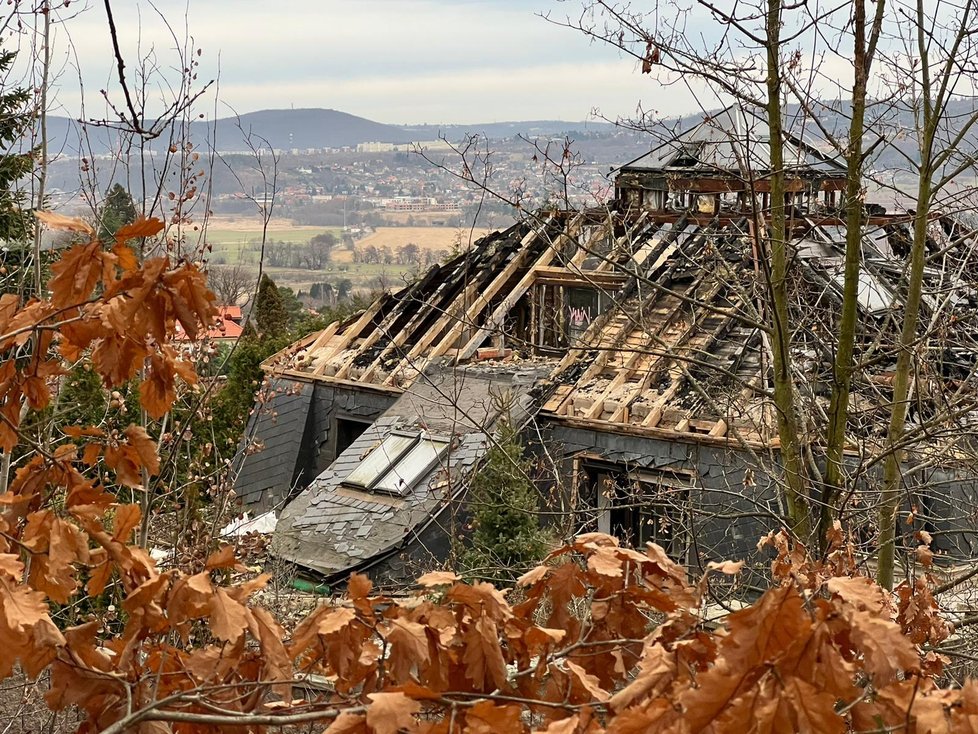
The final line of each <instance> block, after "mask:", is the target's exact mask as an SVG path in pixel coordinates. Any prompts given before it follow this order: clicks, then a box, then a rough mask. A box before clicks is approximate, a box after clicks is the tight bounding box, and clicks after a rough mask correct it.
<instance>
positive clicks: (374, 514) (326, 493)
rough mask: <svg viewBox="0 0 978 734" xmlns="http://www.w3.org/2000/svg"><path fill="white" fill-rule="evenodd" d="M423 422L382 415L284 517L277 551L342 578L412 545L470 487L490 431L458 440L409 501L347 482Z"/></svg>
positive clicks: (294, 502)
mask: <svg viewBox="0 0 978 734" xmlns="http://www.w3.org/2000/svg"><path fill="white" fill-rule="evenodd" d="M413 427H417V423H416V422H413V421H410V420H409V419H407V418H403V417H399V416H389V417H382V418H379V419H378V420H377V421H376V422H374V424H373V425H372V426H370V428H368V429H367V430H366V431H364V433H363V434H362V435H361V436H360V437H359V438H358V439H357V440H356V441H354V442H353V444H352V445H351V446H350V447H349V448H348V449H347V450H346V451H344V452H343V453H342V454H341V455H340V457H339V458H337V460H336V461H335V462H334V463H333V465H332V466H330V468H329V469H327V470H326V471H325V472H323V473H322V474H320V475H319V476H318V477H317V478H316V479H315V480H314V481H313V483H312V484H310V485H309V486H308V487H307V488H306V489H305V490H304V491H303V492H302V493H301V494H300V495H299V496H298V497H297V498H296V499H295V500H294V501H293V502H292V503H291V504H289V505H288V507H286V508H285V510H284V511H283V513H282V516H281V517H280V518H279V523H278V527H277V528H276V530H275V538H274V546H273V548H274V550H275V552H276V554H277V555H280V556H282V557H285V558H288V559H289V560H292V561H294V562H296V563H298V564H300V565H302V566H305V567H307V568H311V569H313V570H315V571H318V572H319V573H322V574H325V575H333V574H338V573H342V572H344V571H347V570H349V569H353V568H356V567H358V566H361V565H363V564H364V563H365V562H366V561H369V560H370V559H372V558H376V557H384V556H385V555H387V554H388V553H390V552H393V551H395V550H397V549H398V548H400V547H402V546H403V545H405V544H406V543H407V542H408V541H409V540H410V538H411V536H412V531H414V530H416V529H420V527H421V526H423V525H424V522H425V521H426V520H428V519H429V518H430V517H432V516H433V515H434V514H436V513H437V511H438V510H439V509H440V508H441V507H443V506H444V505H445V503H446V502H447V501H448V500H449V499H450V498H451V496H452V495H453V494H454V493H456V492H458V491H459V489H460V488H461V487H462V486H463V484H464V482H463V481H462V479H463V477H464V475H465V474H467V473H468V471H469V470H470V469H471V468H472V467H473V466H474V465H475V463H476V462H477V461H478V460H479V459H480V458H481V457H482V456H483V454H484V453H485V450H486V445H487V438H486V435H485V434H484V433H469V434H466V435H463V436H459V437H457V443H456V444H455V445H453V447H452V448H451V449H450V450H449V453H448V454H447V456H446V458H445V459H444V461H443V463H442V464H441V465H439V466H436V467H435V468H434V469H433V470H432V471H431V473H430V474H429V475H428V476H427V477H425V478H423V479H422V480H421V481H419V482H418V484H417V485H416V486H415V487H414V489H413V491H412V492H411V493H409V494H408V495H407V496H405V497H393V496H390V495H386V494H380V493H371V492H367V491H363V490H358V489H354V488H351V487H345V486H343V485H342V481H343V480H344V479H345V478H346V477H347V476H349V474H350V472H352V471H353V470H354V469H355V468H356V467H357V466H358V465H359V464H360V460H361V457H363V456H365V455H366V454H367V453H369V452H370V450H371V449H373V448H375V447H376V446H377V445H378V444H379V443H380V442H382V441H383V440H384V438H386V437H387V436H388V435H390V433H391V431H393V430H395V429H405V430H409V429H411V428H413Z"/></svg>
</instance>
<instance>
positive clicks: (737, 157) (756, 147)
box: [620, 106, 846, 178]
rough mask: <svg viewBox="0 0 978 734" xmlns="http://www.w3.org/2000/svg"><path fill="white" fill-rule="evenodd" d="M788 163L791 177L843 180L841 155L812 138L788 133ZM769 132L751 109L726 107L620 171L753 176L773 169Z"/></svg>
mask: <svg viewBox="0 0 978 734" xmlns="http://www.w3.org/2000/svg"><path fill="white" fill-rule="evenodd" d="M784 135H785V138H786V140H785V145H784V165H785V169H786V171H787V172H788V173H789V175H792V176H794V175H810V176H826V175H828V176H833V177H834V176H844V175H845V172H846V167H845V165H844V163H842V162H841V161H839V160H838V159H837V158H836V157H834V156H832V155H831V154H829V153H826V152H824V151H822V150H820V149H819V147H817V146H816V145H813V144H812V143H810V142H808V140H810V138H811V136H810V135H804V136H802V135H795V134H793V133H792V131H791V130H785V131H784ZM769 140H770V128H769V127H768V124H767V120H766V119H765V118H764V117H763V116H761V115H759V114H757V113H756V112H754V111H752V110H751V109H749V108H743V107H740V106H731V107H727V108H726V109H724V110H721V111H720V112H717V113H716V114H713V115H707V116H705V117H704V119H703V120H702V121H701V122H699V123H697V124H696V125H694V126H692V127H690V128H688V129H687V130H685V131H683V132H681V133H680V134H679V135H677V136H676V137H675V138H673V139H671V140H669V141H667V142H665V143H663V144H662V145H660V146H658V147H656V148H654V149H652V150H651V151H650V152H648V153H646V154H645V155H643V156H640V157H639V158H636V159H635V160H633V161H631V162H630V163H626V164H625V165H624V166H622V167H621V169H620V170H621V171H622V172H627V171H635V172H660V173H685V174H696V175H701V176H702V175H707V176H709V175H716V174H730V173H733V174H735V175H736V176H737V177H739V178H750V177H753V176H757V175H759V174H765V173H767V172H769V171H770V170H771V153H770V147H769Z"/></svg>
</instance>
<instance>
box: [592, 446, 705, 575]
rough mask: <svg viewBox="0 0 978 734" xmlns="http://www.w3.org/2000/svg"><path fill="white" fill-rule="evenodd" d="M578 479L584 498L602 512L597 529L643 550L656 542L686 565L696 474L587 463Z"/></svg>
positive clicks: (672, 470)
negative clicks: (694, 475)
mask: <svg viewBox="0 0 978 734" xmlns="http://www.w3.org/2000/svg"><path fill="white" fill-rule="evenodd" d="M578 476H579V477H581V479H582V480H583V481H584V482H585V486H584V487H582V488H581V492H582V496H583V497H587V496H589V497H590V498H591V502H592V503H593V505H592V506H593V507H594V509H595V510H597V530H598V531H599V532H603V533H608V534H610V535H613V536H615V537H617V538H618V539H619V540H621V541H622V542H623V543H628V544H629V545H632V546H633V547H635V548H641V547H643V546H645V544H646V543H655V544H656V545H658V546H661V547H662V548H663V550H665V551H666V553H667V554H668V555H669V556H670V557H671V558H673V559H675V560H678V561H684V560H685V558H686V554H687V551H688V550H689V548H690V545H691V543H690V533H691V525H690V516H691V513H690V504H689V503H690V490H691V489H692V486H693V477H692V473H691V472H688V471H684V470H679V469H629V468H627V467H624V466H621V465H612V464H604V463H601V462H595V463H591V462H586V463H584V464H583V466H582V467H581V469H580V470H579V473H578Z"/></svg>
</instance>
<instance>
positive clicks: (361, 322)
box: [313, 297, 386, 375]
mask: <svg viewBox="0 0 978 734" xmlns="http://www.w3.org/2000/svg"><path fill="white" fill-rule="evenodd" d="M385 300H386V299H385V298H383V297H381V298H378V299H377V300H376V301H374V302H373V303H371V304H370V307H369V308H367V310H366V311H364V312H363V314H362V315H361V316H360V318H359V319H357V320H356V323H354V324H353V325H352V326H351V327H350V328H349V329H347V330H346V331H345V332H344V333H343V338H342V339H341V340H340V342H339V344H337V345H336V346H335V347H333V348H332V349H330V350H329V351H327V352H326V356H325V357H324V358H323V361H322V362H321V363H320V366H319V367H317V368H316V370H315V372H314V373H313V374H317V375H321V374H322V373H323V372H324V371H325V370H326V365H327V364H328V363H329V361H330V360H331V359H332V358H333V357H335V356H336V355H337V354H339V353H340V352H342V351H343V350H344V349H348V348H349V346H350V344H352V343H353V340H354V339H356V338H357V337H358V336H359V335H360V332H361V331H363V329H364V328H365V327H366V326H367V325H368V324H369V323H370V322H371V321H373V320H374V317H375V316H376V315H377V314H378V313H379V312H380V309H381V308H383V304H384V301H385Z"/></svg>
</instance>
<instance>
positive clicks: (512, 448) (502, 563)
mask: <svg viewBox="0 0 978 734" xmlns="http://www.w3.org/2000/svg"><path fill="white" fill-rule="evenodd" d="M530 470H531V468H530V462H529V461H528V460H527V459H526V458H524V457H523V446H522V445H521V443H520V441H519V437H518V436H517V434H516V430H515V429H514V428H513V427H512V426H511V425H510V424H509V422H507V421H503V422H501V425H500V427H499V430H498V431H497V436H496V442H495V444H494V445H493V446H492V447H490V449H489V451H488V452H486V456H485V459H483V462H482V464H481V466H480V467H479V469H478V470H477V472H476V474H475V476H474V477H473V480H472V484H471V486H470V489H469V506H470V508H471V512H472V526H473V532H472V544H471V547H470V548H467V549H466V550H464V551H463V552H462V554H461V565H462V568H463V569H464V570H467V571H468V572H469V573H470V574H471V575H472V576H474V577H483V578H490V579H494V580H501V579H505V580H513V579H515V578H517V577H518V576H519V575H520V574H522V573H523V572H524V571H526V570H527V569H528V568H530V567H531V566H533V565H534V564H535V563H537V562H539V561H540V560H541V559H542V558H543V557H544V555H546V552H547V548H548V545H549V543H548V534H547V533H546V532H545V531H544V530H543V529H541V527H540V521H539V517H538V510H539V505H538V500H537V497H538V495H537V491H536V488H535V487H534V486H533V482H532V481H530V479H529V474H530Z"/></svg>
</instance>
